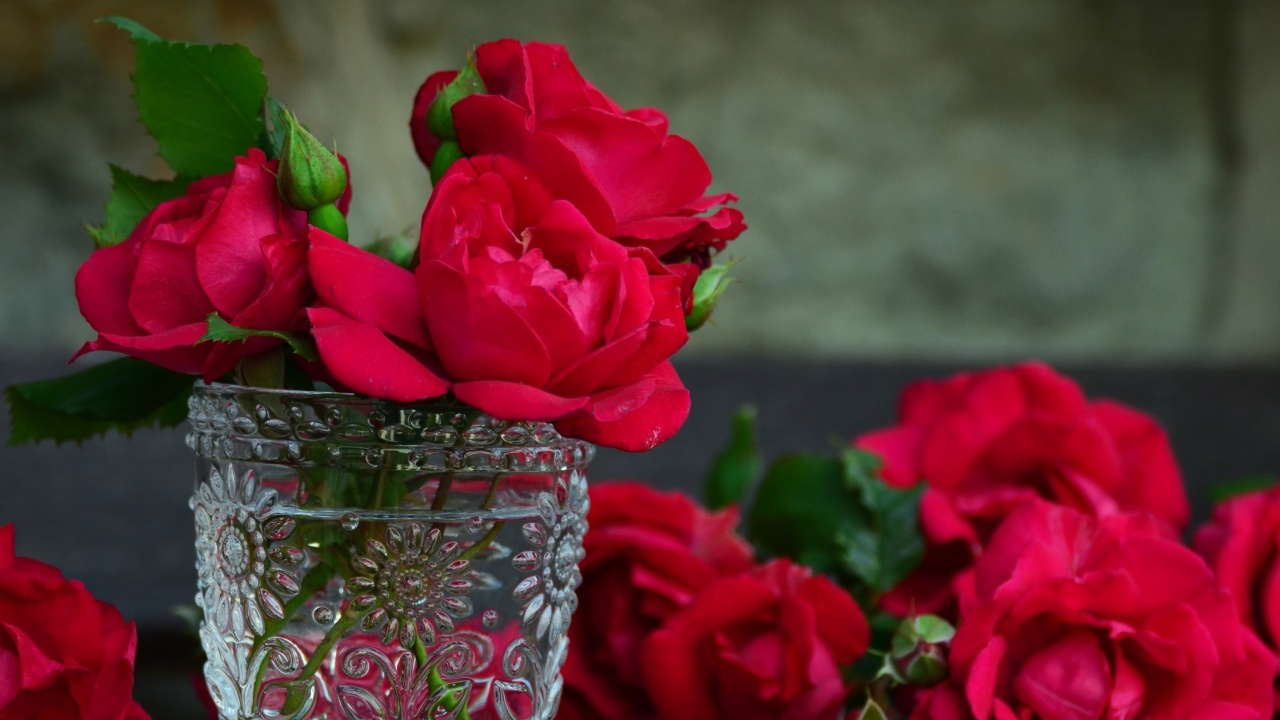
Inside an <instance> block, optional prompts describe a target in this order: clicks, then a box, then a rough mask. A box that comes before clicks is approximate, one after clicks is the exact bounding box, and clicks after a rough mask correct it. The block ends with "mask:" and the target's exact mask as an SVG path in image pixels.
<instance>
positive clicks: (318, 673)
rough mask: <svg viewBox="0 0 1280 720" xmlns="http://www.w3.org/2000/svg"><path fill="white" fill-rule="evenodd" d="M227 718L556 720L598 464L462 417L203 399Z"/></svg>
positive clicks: (216, 661) (204, 594)
mask: <svg viewBox="0 0 1280 720" xmlns="http://www.w3.org/2000/svg"><path fill="white" fill-rule="evenodd" d="M190 421H191V427H192V430H191V433H190V434H189V435H188V436H187V442H188V444H189V445H190V447H191V449H192V450H193V451H194V452H195V453H196V456H197V472H196V487H195V493H194V494H193V495H192V498H191V508H192V510H193V511H194V513H195V521H196V565H197V568H198V570H199V577H200V583H199V593H198V594H197V597H196V602H197V604H199V605H200V606H201V608H202V609H203V610H204V621H203V622H202V624H201V627H200V640H201V644H202V645H203V647H204V650H205V653H206V654H207V655H208V661H207V663H206V665H205V678H206V680H207V681H208V684H209V689H210V692H211V693H212V695H213V698H214V701H215V703H216V704H217V706H218V710H219V712H220V713H221V716H222V718H224V719H227V720H242V719H244V718H288V719H291V720H302V719H304V718H326V719H327V720H339V719H351V720H354V719H356V718H361V719H363V718H387V719H388V720H389V719H392V718H396V719H408V718H432V719H433V720H440V719H448V718H458V719H460V720H489V719H492V720H545V719H547V718H551V717H554V715H555V710H556V706H557V704H558V702H559V695H560V687H561V683H560V667H561V665H562V664H563V662H564V657H565V652H566V650H567V646H568V641H567V639H566V634H567V630H568V626H569V618H570V615H571V614H572V613H573V610H574V608H575V606H576V603H577V600H576V597H575V595H574V590H575V588H576V587H577V585H578V583H579V581H580V579H581V575H580V574H579V572H578V561H579V560H580V559H581V557H582V536H583V534H584V533H585V532H586V519H585V518H586V513H587V505H588V501H587V488H586V470H587V466H588V464H589V463H590V461H591V459H592V457H593V455H594V448H593V447H592V446H591V445H590V444H588V443H584V442H581V441H577V440H571V439H566V438H563V437H561V436H560V435H559V434H558V433H557V432H556V431H555V429H554V428H553V427H552V426H551V425H549V424H547V423H537V422H504V421H500V420H496V419H494V418H491V417H488V416H486V415H483V414H481V413H479V412H478V411H476V410H473V409H471V408H467V407H462V406H439V405H434V406H433V405H425V404H399V403H392V402H387V401H382V400H372V399H368V398H361V397H357V396H352V395H345V394H338V393H310V392H297V391H284V390H281V391H271V390H260V389H254V388H243V387H235V386H227V385H216V384H215V385H212V386H206V385H203V384H197V386H196V391H195V394H194V396H193V397H192V400H191V404H190Z"/></svg>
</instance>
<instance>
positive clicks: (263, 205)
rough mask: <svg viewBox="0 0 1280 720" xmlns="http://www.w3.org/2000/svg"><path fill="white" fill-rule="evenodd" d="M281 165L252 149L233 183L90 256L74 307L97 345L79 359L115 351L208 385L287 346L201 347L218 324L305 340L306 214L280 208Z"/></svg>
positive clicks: (176, 203)
mask: <svg viewBox="0 0 1280 720" xmlns="http://www.w3.org/2000/svg"><path fill="white" fill-rule="evenodd" d="M277 166H278V161H276V160H271V161H268V160H267V159H266V155H264V154H263V153H262V151H261V150H258V149H256V148H251V149H250V150H249V151H248V154H247V155H246V156H244V157H238V158H236V166H235V169H234V170H232V171H231V172H228V173H225V174H222V175H215V176H212V177H207V178H204V179H202V180H197V181H195V182H193V183H191V185H190V186H189V187H188V188H187V191H186V194H185V195H184V196H183V197H180V198H176V199H173V200H169V201H167V202H163V203H161V204H160V205H159V206H158V207H156V209H155V210H153V211H152V212H151V213H150V214H149V215H147V216H146V217H145V218H143V220H142V222H140V223H138V226H137V228H135V229H134V231H133V232H132V233H131V234H130V235H129V237H128V239H126V240H125V241H123V242H121V243H119V244H117V245H112V246H110V247H106V248H102V249H99V250H96V251H94V253H93V254H92V255H90V256H89V259H88V260H87V261H86V262H85V264H84V265H83V266H82V267H81V268H80V271H79V272H78V273H76V299H77V300H78V301H79V303H80V313H81V314H82V315H84V318H85V319H86V320H88V321H89V324H90V325H91V326H93V329H94V330H97V331H98V338H97V339H96V340H93V341H90V342H88V343H85V345H84V347H83V348H81V349H80V351H79V352H78V353H77V354H76V355H77V357H78V356H79V355H81V354H83V353H86V352H90V351H93V350H110V351H114V352H120V353H124V354H126V355H132V356H133V357H136V358H140V359H142V360H146V361H148V362H151V363H154V364H156V365H160V366H161V367H165V368H168V369H170V370H174V371H176V372H180V373H189V374H201V375H204V378H205V380H209V381H212V380H215V379H217V378H219V377H221V376H222V375H224V374H225V373H227V372H228V371H230V370H231V369H232V368H234V367H235V365H236V363H237V362H238V361H239V360H240V359H241V358H243V357H245V356H247V355H252V354H255V353H259V352H262V351H264V350H268V349H270V348H271V347H273V346H274V345H277V344H279V343H280V342H281V341H280V340H278V339H275V338H266V337H257V338H252V339H250V340H248V341H246V342H240V343H200V344H198V345H197V344H196V343H197V341H199V340H200V338H201V337H203V336H204V334H205V332H206V331H207V329H208V323H207V322H206V319H207V318H208V317H209V314H210V313H213V312H217V313H218V315H219V316H221V317H222V318H223V319H224V320H227V321H228V322H230V323H231V324H232V325H236V326H238V327H243V328H252V329H258V330H282V331H295V330H299V329H302V327H303V326H304V325H305V315H304V313H303V308H304V307H305V306H306V305H307V303H308V302H310V299H311V295H310V289H309V286H308V282H307V268H306V259H307V233H306V230H307V214H306V212H304V211H302V210H296V209H294V208H291V207H289V206H288V205H286V204H285V202H284V201H283V200H282V199H281V198H280V195H279V192H278V191H277V190H276V169H277ZM345 204H346V199H344V201H343V202H342V203H341V205H342V206H343V207H344V208H345Z"/></svg>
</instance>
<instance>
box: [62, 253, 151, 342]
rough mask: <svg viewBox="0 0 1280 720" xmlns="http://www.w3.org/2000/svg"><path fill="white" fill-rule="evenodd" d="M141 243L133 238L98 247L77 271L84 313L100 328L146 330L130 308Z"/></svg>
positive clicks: (119, 332) (125, 331) (124, 332)
mask: <svg viewBox="0 0 1280 720" xmlns="http://www.w3.org/2000/svg"><path fill="white" fill-rule="evenodd" d="M140 247H141V243H139V242H138V241H137V240H134V239H129V240H125V241H124V242H122V243H120V244H118V245H111V246H110V247H105V248H101V249H98V250H94V251H93V253H92V254H90V255H89V259H88V260H86V261H85V263H84V265H81V266H80V269H79V270H77V271H76V302H77V303H79V305H80V314H81V315H83V316H84V319H85V320H87V321H88V322H89V325H90V326H92V327H93V329H94V330H97V331H98V332H105V333H111V334H113V335H136V334H138V333H139V332H141V331H142V328H140V327H138V323H137V321H135V320H134V319H133V314H132V313H131V312H130V311H129V288H130V286H131V285H132V284H133V268H134V266H135V264H136V263H137V260H136V258H137V254H138V251H139V249H140Z"/></svg>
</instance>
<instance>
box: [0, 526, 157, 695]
mask: <svg viewBox="0 0 1280 720" xmlns="http://www.w3.org/2000/svg"><path fill="white" fill-rule="evenodd" d="M136 642H137V637H136V635H135V633H134V629H133V624H132V623H128V624H127V623H125V621H124V619H123V618H122V617H120V613H119V612H118V611H117V610H116V609H115V608H113V607H111V606H110V605H108V604H106V603H104V602H100V601H98V600H95V599H94V598H93V596H92V595H90V594H89V591H88V590H85V588H84V585H82V584H80V583H79V582H77V581H75V580H67V579H65V578H63V577H62V574H61V573H59V572H58V570H57V569H56V568H54V567H51V566H49V565H45V564H44V563H41V562H37V561H35V560H30V559H28V558H21V557H16V556H15V555H14V547H13V526H12V525H6V526H4V527H0V718H4V719H5V720H9V719H12V720H20V719H25V718H59V719H60V720H61V719H63V718H66V719H68V720H69V719H71V718H76V719H77V720H78V719H83V720H145V719H146V718H147V714H146V713H145V712H143V710H142V708H141V707H139V706H138V704H137V703H135V702H134V701H133V700H132V698H131V694H132V692H133V651H134V645H135V643H136Z"/></svg>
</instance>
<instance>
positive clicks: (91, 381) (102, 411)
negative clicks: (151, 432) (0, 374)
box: [6, 358, 192, 445]
mask: <svg viewBox="0 0 1280 720" xmlns="http://www.w3.org/2000/svg"><path fill="white" fill-rule="evenodd" d="M191 385H192V379H191V377H189V376H187V375H182V374H179V373H175V372H172V371H170V370H165V369H164V368H160V367H156V366H155V365H152V364H150V363H147V362H143V361H142V360H137V359H134V358H120V359H119V360H112V361H111V362H107V363H103V364H101V365H95V366H93V367H90V368H87V369H85V370H81V371H80V372H78V373H76V374H74V375H68V376H66V377H60V378H55V379H53V380H41V381H38V382H30V383H23V384H21V385H11V386H9V388H8V390H7V391H6V395H7V396H8V399H9V419H10V424H9V428H10V429H9V444H10V445H18V444H21V443H24V442H29V441H35V442H38V441H40V440H53V441H55V442H57V443H62V442H65V441H67V440H74V441H76V442H80V441H81V440H85V439H87V438H90V437H93V436H95V435H105V434H106V433H107V432H108V431H110V430H116V431H117V432H120V433H123V434H125V435H128V434H131V433H132V432H133V431H134V430H137V429H138V428H142V427H148V426H152V425H159V426H161V427H173V426H176V425H178V424H180V423H181V422H182V421H183V420H185V419H186V417H187V398H188V397H189V396H190V394H191Z"/></svg>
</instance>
